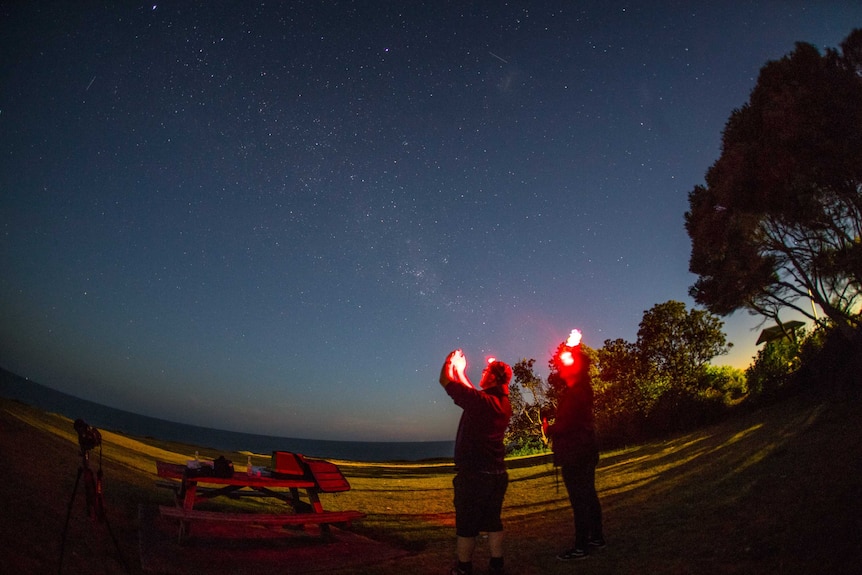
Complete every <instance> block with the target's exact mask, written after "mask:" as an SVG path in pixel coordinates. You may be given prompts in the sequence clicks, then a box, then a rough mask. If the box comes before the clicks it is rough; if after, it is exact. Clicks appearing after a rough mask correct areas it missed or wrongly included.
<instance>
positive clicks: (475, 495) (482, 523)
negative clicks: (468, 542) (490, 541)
mask: <svg viewBox="0 0 862 575" xmlns="http://www.w3.org/2000/svg"><path fill="white" fill-rule="evenodd" d="M452 484H453V485H454V486H455V533H456V534H457V535H458V536H459V537H476V536H477V535H479V532H486V533H493V532H496V531H502V530H503V521H502V519H500V514H501V513H502V512H503V497H504V496H505V495H506V488H507V487H508V486H509V474H508V473H505V472H504V473H473V472H464V471H459V472H458V474H457V475H456V476H455V479H453V480H452Z"/></svg>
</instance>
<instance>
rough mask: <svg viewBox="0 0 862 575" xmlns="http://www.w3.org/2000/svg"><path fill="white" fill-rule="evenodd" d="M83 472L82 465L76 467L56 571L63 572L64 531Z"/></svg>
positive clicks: (67, 527) (64, 530)
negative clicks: (58, 565) (58, 567)
mask: <svg viewBox="0 0 862 575" xmlns="http://www.w3.org/2000/svg"><path fill="white" fill-rule="evenodd" d="M83 472H84V468H83V467H79V468H78V475H77V476H76V477H75V487H73V488H72V497H70V498H69V508H68V509H67V510H66V524H65V525H64V526H63V539H62V540H61V543H60V570H59V571H58V573H60V574H62V573H63V555H64V554H65V551H66V533H67V532H68V530H69V518H70V517H71V516H72V505H74V503H75V494H76V493H77V492H78V483H79V482H80V481H81V474H82V473H83Z"/></svg>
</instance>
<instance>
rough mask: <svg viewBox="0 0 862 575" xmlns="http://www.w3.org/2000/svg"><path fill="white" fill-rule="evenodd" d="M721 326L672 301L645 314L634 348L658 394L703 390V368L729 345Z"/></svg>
mask: <svg viewBox="0 0 862 575" xmlns="http://www.w3.org/2000/svg"><path fill="white" fill-rule="evenodd" d="M723 325H724V323H723V322H722V321H721V320H720V319H719V318H718V317H716V316H714V315H712V314H711V313H709V312H707V311H704V310H700V309H693V310H691V311H687V310H686V307H685V304H684V303H682V302H678V301H673V300H670V301H667V302H665V303H661V304H656V305H655V306H653V307H652V308H651V309H649V310H648V311H646V312H644V315H643V319H642V320H641V323H640V328H639V329H638V340H637V343H636V344H635V349H636V350H637V355H638V357H639V358H640V361H641V362H642V364H643V365H642V367H643V368H644V369H645V371H646V373H647V377H648V378H649V379H650V380H651V381H652V383H653V385H654V386H655V388H656V392H657V393H658V394H661V392H663V391H664V390H666V389H669V388H671V387H674V386H676V387H682V388H688V389H691V390H698V389H700V388H702V387H703V384H704V377H703V376H704V374H705V368H706V365H707V364H708V363H709V362H710V360H712V359H713V358H714V357H716V356H719V355H724V354H726V353H727V352H728V350H729V348H730V346H731V345H732V344H729V343H727V338H726V337H725V335H724V332H722V331H721V328H722V326H723Z"/></svg>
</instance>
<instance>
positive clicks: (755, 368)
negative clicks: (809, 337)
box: [746, 332, 806, 397]
mask: <svg viewBox="0 0 862 575" xmlns="http://www.w3.org/2000/svg"><path fill="white" fill-rule="evenodd" d="M805 337H806V336H805V334H804V332H803V333H802V334H800V336H799V337H797V338H795V339H791V338H787V337H782V338H779V339H775V340H772V341H769V342H767V343H766V344H765V345H764V346H763V347H762V348H760V349H759V350H758V351H757V355H756V356H755V358H754V363H752V364H751V367H749V368H748V370H746V377H747V378H748V388H749V390H750V391H751V392H752V393H753V394H754V395H755V397H759V396H764V395H770V394H772V393H774V392H775V391H776V390H778V389H780V388H781V387H783V386H784V385H785V384H786V383H787V381H788V379H789V378H790V376H791V375H792V374H793V373H794V372H795V371H796V369H798V367H799V349H800V345H801V342H802V341H804V340H805Z"/></svg>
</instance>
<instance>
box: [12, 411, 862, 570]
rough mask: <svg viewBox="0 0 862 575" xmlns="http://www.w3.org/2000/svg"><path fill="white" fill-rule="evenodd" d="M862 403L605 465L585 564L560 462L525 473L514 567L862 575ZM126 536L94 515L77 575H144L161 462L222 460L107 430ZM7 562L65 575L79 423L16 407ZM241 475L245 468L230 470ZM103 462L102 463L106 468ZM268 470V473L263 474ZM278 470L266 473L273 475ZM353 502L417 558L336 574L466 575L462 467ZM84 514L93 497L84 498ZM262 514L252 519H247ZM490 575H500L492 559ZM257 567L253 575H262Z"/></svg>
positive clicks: (361, 469) (633, 453)
mask: <svg viewBox="0 0 862 575" xmlns="http://www.w3.org/2000/svg"><path fill="white" fill-rule="evenodd" d="M859 407H860V403H859V402H858V401H856V400H852V401H849V400H848V401H831V402H830V401H822V400H814V399H811V398H803V397H798V398H795V399H792V400H788V401H786V402H784V403H781V404H778V405H775V406H772V407H769V408H766V409H762V410H759V411H757V412H752V413H748V414H743V415H739V416H737V417H736V418H734V419H733V420H731V421H727V422H724V423H722V424H720V425H717V426H713V427H710V428H707V429H703V430H700V431H697V432H694V433H689V434H685V435H680V436H676V437H673V438H671V439H668V440H666V441H661V442H655V443H650V444H647V445H641V446H633V447H630V448H628V449H623V450H619V451H615V452H612V453H605V454H603V457H602V460H601V462H600V464H599V469H598V487H599V492H600V493H599V495H600V497H601V500H602V504H603V509H604V515H605V525H606V535H607V539H608V547H607V548H605V549H603V550H601V551H600V552H598V553H597V554H596V555H595V556H591V557H589V558H588V559H585V560H582V561H579V562H576V563H567V564H564V563H560V562H559V561H557V560H556V559H555V554H556V552H558V551H559V550H561V549H563V548H564V547H566V546H567V545H569V543H570V539H571V534H572V533H571V532H572V520H571V511H570V509H569V506H568V504H567V500H566V497H565V489H564V488H563V486H562V482H561V480H559V479H558V475H557V473H556V470H555V469H554V467H553V466H552V465H551V464H550V462H549V459H548V458H547V457H541V456H539V457H527V458H521V459H516V460H511V461H510V462H509V467H510V478H511V483H510V487H509V491H508V492H507V495H506V504H505V509H504V520H505V523H506V529H507V547H506V550H507V551H506V561H507V569H508V571H509V572H510V573H512V574H515V573H526V574H533V573H535V574H539V573H542V574H545V573H549V574H554V573H570V572H577V573H583V574H612V573H613V574H628V573H631V574H635V573H667V574H688V573H691V574H705V573H706V574H708V573H716V574H730V573H734V574H736V573H739V574H754V573H757V574H760V573H781V574H796V573H798V574H803V573H805V574H810V573H832V574H840V573H848V574H849V573H859V572H860V559H862V535H860V533H862V418H860V417H859ZM102 438H103V442H102V456H103V461H102V465H103V467H104V472H105V502H106V508H107V509H108V511H109V521H110V532H111V534H112V535H113V536H114V537H115V538H116V540H117V542H118V545H119V547H120V551H121V553H120V556H121V557H123V558H124V559H125V561H126V563H127V564H128V565H127V568H126V569H127V570H126V569H124V567H123V566H122V565H121V563H120V562H119V561H118V560H117V555H118V554H117V553H116V552H115V547H114V544H113V542H112V538H111V537H109V536H108V535H106V534H105V532H107V531H108V530H107V529H103V528H100V527H94V525H93V524H91V523H90V522H89V520H88V519H87V518H85V517H82V515H83V513H82V512H81V511H80V509H79V507H80V506H83V503H82V502H81V501H78V503H77V505H76V507H75V508H74V510H73V513H71V515H70V516H71V521H70V524H69V527H68V530H67V534H68V536H67V537H66V538H65V545H66V547H65V550H64V554H63V556H64V568H63V572H64V573H124V572H131V573H141V572H142V569H141V565H140V560H139V548H138V531H139V528H140V525H139V519H138V510H139V507H140V506H141V505H144V506H155V505H156V504H159V503H170V502H171V496H170V494H169V493H167V492H166V491H165V490H163V489H157V488H156V487H155V486H154V480H155V466H154V464H153V461H154V460H156V459H163V460H168V461H176V462H185V461H186V460H187V459H189V458H190V457H192V456H193V455H194V452H195V451H196V450H197V451H199V452H200V454H201V456H202V457H216V456H218V455H220V453H218V452H214V451H212V450H210V449H207V448H206V446H192V445H181V444H176V443H166V442H162V441H159V440H158V439H152V438H133V437H126V436H123V435H119V434H116V433H111V432H109V431H106V430H102ZM0 447H2V450H0V453H2V455H3V462H4V464H5V470H4V482H3V489H2V491H0V507H2V511H0V513H2V516H3V520H2V521H0V541H2V543H0V557H2V558H3V559H2V561H3V562H4V564H5V565H4V568H3V569H2V571H3V572H6V573H56V572H57V566H58V558H59V556H60V551H61V550H60V545H61V543H62V542H63V537H62V534H63V527H64V522H65V518H66V514H67V511H68V503H69V499H70V495H71V494H72V492H73V488H74V484H75V478H76V471H77V468H78V466H79V464H80V463H81V457H80V455H79V453H78V449H77V434H76V432H75V430H74V429H73V428H72V424H71V421H69V420H68V419H65V418H63V417H60V416H57V415H53V414H48V413H44V412H42V411H39V410H36V409H33V408H30V407H28V406H25V405H22V404H19V403H17V402H13V401H10V400H5V399H0ZM224 455H225V456H227V457H228V458H229V459H232V460H233V461H235V462H238V463H239V464H243V465H244V463H245V461H246V455H245V454H240V453H236V454H229V453H226V454H224ZM97 457H98V455H97V453H96V450H94V451H93V452H91V462H92V463H93V464H94V465H96V464H97V463H96V458H97ZM258 457H259V458H258ZM265 462H266V460H265V459H264V456H255V460H254V463H256V464H260V465H263V464H265ZM338 463H339V465H340V467H341V469H342V471H343V472H344V474H345V475H346V476H347V477H348V479H349V480H350V483H351V486H352V489H351V490H350V491H349V492H346V493H340V494H331V495H326V494H325V495H323V503H324V506H325V507H326V508H327V509H333V510H336V509H358V510H361V511H363V512H365V513H367V514H368V516H367V517H366V518H365V519H363V520H362V521H360V522H357V523H355V524H354V525H353V527H352V531H354V532H356V533H358V534H360V535H364V536H366V537H369V538H371V539H374V540H377V541H381V542H385V543H388V544H389V545H391V546H394V547H397V548H399V549H401V550H404V551H406V554H403V556H402V557H400V558H399V559H397V560H393V561H389V562H386V561H384V562H376V563H375V562H369V561H366V562H363V563H362V564H361V565H357V564H345V566H344V567H343V568H342V569H336V570H335V571H333V572H335V573H345V574H346V573H359V574H362V573H367V574H380V575H389V574H396V573H399V574H400V573H411V574H413V575H423V574H426V573H428V574H431V573H444V572H446V568H447V566H448V565H450V563H451V560H452V555H453V552H452V548H453V538H454V534H453V524H454V517H453V513H452V507H451V499H452V492H451V478H452V473H453V471H452V466H451V464H450V463H445V462H444V463H435V464H399V465H394V464H384V463H380V464H368V463H352V462H338ZM79 498H81V499H82V498H83V495H81V494H79ZM257 504H258V503H251V504H245V505H246V506H249V505H251V506H253V505H257ZM476 559H477V561H476V563H477V568H479V569H478V572H479V573H482V572H484V570H483V569H482V567H484V566H485V563H486V561H487V549H486V548H485V547H484V546H483V545H481V544H480V546H479V549H478V551H477V558H476ZM253 571H254V569H253V566H250V567H249V571H248V572H253Z"/></svg>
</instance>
